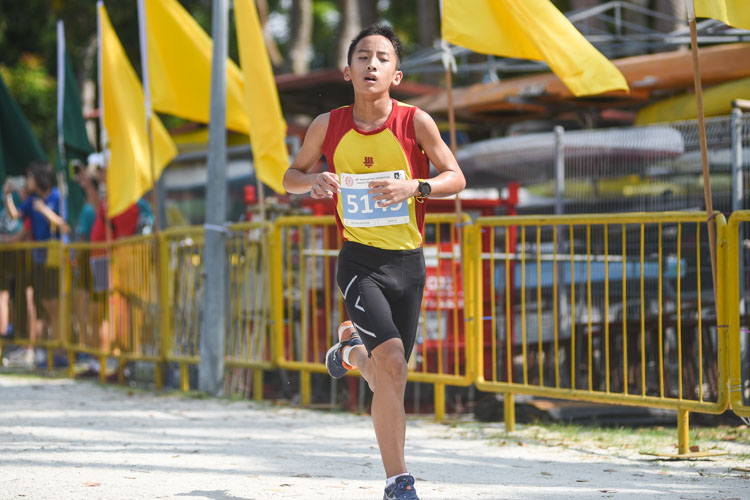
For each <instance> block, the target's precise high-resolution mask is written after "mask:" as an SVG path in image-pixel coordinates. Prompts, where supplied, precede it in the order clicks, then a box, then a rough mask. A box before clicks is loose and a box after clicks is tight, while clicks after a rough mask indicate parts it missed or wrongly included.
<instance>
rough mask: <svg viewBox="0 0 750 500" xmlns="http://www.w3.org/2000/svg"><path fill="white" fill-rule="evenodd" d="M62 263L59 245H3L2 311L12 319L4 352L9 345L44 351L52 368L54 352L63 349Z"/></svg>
mask: <svg viewBox="0 0 750 500" xmlns="http://www.w3.org/2000/svg"><path fill="white" fill-rule="evenodd" d="M62 259H63V254H62V246H61V244H60V242H59V241H46V242H22V243H3V244H0V301H2V304H0V308H3V311H5V310H7V317H8V326H5V329H6V332H0V333H5V334H6V335H4V336H3V335H0V351H2V350H3V349H4V347H5V345H7V344H17V345H21V346H33V347H43V348H46V349H47V367H48V368H49V369H51V368H52V366H53V350H54V349H55V348H56V347H61V346H62V332H61V325H62V324H63V317H62V316H61V311H63V307H62V304H63V302H62V301H61V294H60V283H61V279H62V278H63V277H64V276H65V274H64V266H63V265H62ZM3 314H6V313H5V312H3ZM9 325H12V328H13V337H12V338H10V335H8V332H7V329H8V328H9V327H10V326H9ZM0 354H2V352H0Z"/></svg>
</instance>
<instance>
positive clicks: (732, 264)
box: [720, 210, 750, 418]
mask: <svg viewBox="0 0 750 500" xmlns="http://www.w3.org/2000/svg"><path fill="white" fill-rule="evenodd" d="M747 222H750V210H742V211H738V212H734V213H733V214H732V216H731V217H730V218H729V223H728V225H727V246H726V252H725V254H724V255H723V258H724V260H726V265H727V283H726V291H727V296H728V298H729V301H728V304H727V313H728V320H729V346H728V347H729V350H728V351H729V376H728V382H727V383H728V388H729V400H730V404H731V406H732V410H733V411H734V412H735V413H736V414H737V415H739V416H741V417H745V418H747V417H750V404H748V403H747V402H746V398H744V397H743V391H744V390H746V388H747V387H750V378H749V377H748V374H747V373H742V361H743V359H742V344H743V342H742V337H746V341H745V344H746V343H747V336H748V335H750V333H749V332H750V328H748V327H747V326H745V327H743V324H744V325H747V321H748V313H747V311H746V310H745V311H744V314H743V315H741V313H742V312H743V311H742V309H741V308H740V297H742V296H743V294H744V292H745V290H746V287H747V283H746V280H747V277H746V272H747V269H746V266H747V263H746V262H745V259H744V253H745V252H742V253H740V249H743V250H745V244H746V243H745V242H746V241H747V240H746V238H747V236H746V235H747V234H748V233H747V225H746V224H743V223H747ZM720 258H722V255H720Z"/></svg>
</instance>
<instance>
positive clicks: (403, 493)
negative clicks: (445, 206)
mask: <svg viewBox="0 0 750 500" xmlns="http://www.w3.org/2000/svg"><path fill="white" fill-rule="evenodd" d="M400 62H401V42H400V41H399V39H398V37H396V35H395V34H394V33H393V31H392V30H391V29H390V28H388V27H386V26H379V25H375V26H370V27H368V28H365V29H364V30H362V32H360V33H359V35H357V37H356V38H355V39H354V40H352V43H351V45H350V46H349V53H348V66H347V67H346V68H345V70H344V79H345V80H347V81H351V82H352V85H353V87H354V104H353V105H350V106H345V107H342V108H338V109H335V110H333V111H331V112H329V113H325V114H322V115H320V116H318V117H317V118H316V119H315V120H314V121H313V122H312V124H311V125H310V128H309V129H308V131H307V135H306V136H305V140H304V143H303V144H302V148H301V149H300V150H299V153H298V154H297V156H296V158H295V159H294V162H293V163H292V165H291V166H290V167H289V169H288V170H287V172H286V174H285V176H284V187H285V188H286V190H287V191H288V192H290V193H298V194H301V193H306V192H308V191H309V192H310V194H311V196H312V197H313V198H332V199H333V202H334V203H335V205H336V221H337V223H338V226H339V230H340V232H341V235H342V239H343V240H344V244H343V247H342V249H341V252H340V253H339V257H338V267H337V282H338V285H339V288H340V291H341V295H342V297H343V298H344V302H345V305H346V310H347V313H348V315H349V318H351V321H345V322H344V323H342V324H341V325H340V326H339V328H338V339H339V342H338V343H337V344H335V345H334V346H333V347H332V348H331V349H330V350H329V351H328V354H327V356H326V366H327V367H328V372H329V373H330V374H331V376H332V377H334V378H340V377H342V376H343V375H344V374H345V373H346V372H347V370H352V369H354V368H357V369H358V370H359V371H360V373H361V374H362V376H363V377H364V378H365V380H367V383H368V384H369V386H370V389H372V391H373V399H372V420H373V425H374V427H375V435H376V436H377V440H378V446H379V447H380V456H381V458H382V460H383V466H384V467H385V473H386V478H387V480H386V488H385V494H384V497H383V498H384V499H418V497H417V494H416V491H415V489H414V478H413V477H412V476H411V475H410V474H409V473H408V472H407V469H406V464H405V461H404V439H405V434H406V417H405V413H404V391H405V388H406V376H407V371H408V365H407V362H408V359H409V356H410V355H411V351H412V347H413V345H414V341H415V338H416V331H417V323H418V318H419V312H420V307H421V302H422V292H423V290H424V284H425V264H424V255H423V253H422V236H423V231H424V216H425V204H424V200H425V198H427V197H428V196H435V197H447V196H451V195H454V194H456V193H458V192H459V191H461V190H462V189H463V188H464V186H465V180H464V177H463V174H462V173H461V170H460V168H459V167H458V164H457V163H456V159H455V157H454V156H453V154H452V153H451V151H450V149H449V148H448V147H447V146H446V144H445V143H444V142H443V140H442V139H441V138H440V133H439V132H438V128H437V126H436V125H435V122H434V121H433V120H432V118H430V116H429V115H427V113H425V112H423V111H421V110H419V109H417V108H415V107H413V106H408V105H405V104H402V103H400V102H398V101H396V100H395V99H392V98H391V96H390V93H389V91H390V87H391V85H398V84H399V83H400V82H401V79H402V77H403V74H402V73H401V71H400V70H399V64H400ZM321 155H325V157H326V160H327V162H328V166H329V171H328V172H321V173H312V172H311V171H312V169H313V168H314V167H315V165H316V164H317V162H318V160H319V159H320V157H321ZM430 162H431V163H432V165H433V166H434V167H435V168H436V169H437V171H438V175H437V176H435V177H433V178H429V174H430ZM428 178H429V179H428Z"/></svg>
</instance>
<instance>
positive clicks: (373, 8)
mask: <svg viewBox="0 0 750 500" xmlns="http://www.w3.org/2000/svg"><path fill="white" fill-rule="evenodd" d="M358 3H359V19H360V21H361V22H362V26H370V25H371V24H375V23H376V22H377V21H378V19H379V18H380V14H379V13H378V2H376V1H375V0H359V2H358Z"/></svg>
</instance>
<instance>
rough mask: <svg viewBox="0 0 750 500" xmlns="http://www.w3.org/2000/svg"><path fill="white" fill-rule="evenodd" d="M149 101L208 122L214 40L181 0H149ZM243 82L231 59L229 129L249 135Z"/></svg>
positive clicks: (171, 110)
mask: <svg viewBox="0 0 750 500" xmlns="http://www.w3.org/2000/svg"><path fill="white" fill-rule="evenodd" d="M145 4H146V36H147V45H148V72H149V84H150V86H151V101H152V106H153V108H154V109H155V110H157V111H161V112H162V113H169V114H170V115H175V116H179V117H181V118H186V119H188V120H192V121H195V122H200V123H208V122H209V114H210V100H211V57H212V50H213V42H212V41H211V38H209V36H208V35H207V34H206V32H205V31H203V28H201V27H200V25H199V24H198V23H197V22H196V21H195V19H193V17H192V16H191V15H190V14H189V13H188V12H187V11H186V10H185V9H184V8H183V7H182V6H181V5H180V4H179V3H178V2H177V0H146V1H145ZM244 86H245V82H244V79H243V77H242V73H241V72H240V70H239V68H238V67H237V65H236V64H234V63H233V62H232V61H230V60H227V109H226V115H227V128H229V129H231V130H234V131H237V132H242V133H244V134H248V133H249V125H248V120H247V115H246V114H245V106H244Z"/></svg>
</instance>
